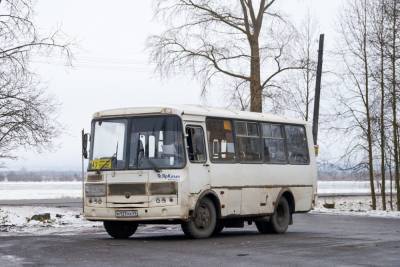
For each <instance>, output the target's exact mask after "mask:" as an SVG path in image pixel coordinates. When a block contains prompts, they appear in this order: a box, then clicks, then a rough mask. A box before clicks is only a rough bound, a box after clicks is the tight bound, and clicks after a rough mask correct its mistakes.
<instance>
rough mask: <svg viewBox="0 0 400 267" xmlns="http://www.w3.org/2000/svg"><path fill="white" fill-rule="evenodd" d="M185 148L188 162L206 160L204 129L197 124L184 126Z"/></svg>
mask: <svg viewBox="0 0 400 267" xmlns="http://www.w3.org/2000/svg"><path fill="white" fill-rule="evenodd" d="M186 134H187V138H186V140H187V145H188V147H187V149H188V156H189V160H190V162H194V163H204V162H206V159H207V158H206V145H205V141H204V131H203V129H202V128H201V127H199V126H188V127H186Z"/></svg>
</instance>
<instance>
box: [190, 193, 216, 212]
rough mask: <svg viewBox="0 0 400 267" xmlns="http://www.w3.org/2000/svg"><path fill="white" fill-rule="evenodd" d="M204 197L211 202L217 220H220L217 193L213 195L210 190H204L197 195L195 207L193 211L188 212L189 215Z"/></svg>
mask: <svg viewBox="0 0 400 267" xmlns="http://www.w3.org/2000/svg"><path fill="white" fill-rule="evenodd" d="M205 197H207V198H209V199H210V200H211V201H212V203H213V204H214V207H215V210H216V212H217V219H220V218H221V202H220V200H219V198H218V195H217V193H215V192H214V191H212V190H205V191H204V192H202V193H201V194H200V195H199V197H198V198H197V201H196V205H195V207H194V209H193V210H191V211H190V215H191V214H193V211H194V210H195V209H196V208H197V207H198V205H199V203H200V200H201V199H203V198H205Z"/></svg>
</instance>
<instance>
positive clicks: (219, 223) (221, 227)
mask: <svg viewBox="0 0 400 267" xmlns="http://www.w3.org/2000/svg"><path fill="white" fill-rule="evenodd" d="M222 230H224V223H223V222H222V220H218V221H217V225H216V226H215V229H214V232H213V235H218V234H220V233H221V232H222Z"/></svg>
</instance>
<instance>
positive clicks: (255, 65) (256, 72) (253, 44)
mask: <svg viewBox="0 0 400 267" xmlns="http://www.w3.org/2000/svg"><path fill="white" fill-rule="evenodd" d="M250 48H251V60H250V65H251V66H250V72H251V73H250V77H251V79H250V111H252V112H262V102H263V97H262V87H261V71H260V47H259V43H258V40H254V38H253V39H252V40H250Z"/></svg>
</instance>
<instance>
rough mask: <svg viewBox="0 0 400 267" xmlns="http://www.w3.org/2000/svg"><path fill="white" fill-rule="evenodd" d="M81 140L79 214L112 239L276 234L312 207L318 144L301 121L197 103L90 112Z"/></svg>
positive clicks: (308, 128)
mask: <svg viewBox="0 0 400 267" xmlns="http://www.w3.org/2000/svg"><path fill="white" fill-rule="evenodd" d="M84 136H85V137H86V138H84V140H85V141H83V148H82V150H83V153H84V154H85V156H86V157H87V158H88V159H89V161H88V162H89V163H88V169H87V174H86V176H85V178H84V190H83V207H84V216H85V218H86V219H87V220H89V221H102V222H103V224H104V228H105V230H106V231H107V233H108V234H109V235H110V236H111V237H113V238H118V239H124V238H129V237H130V236H132V235H133V234H134V233H135V231H136V229H137V227H138V224H156V223H160V224H181V228H182V230H183V232H184V234H185V235H187V236H188V237H191V238H207V237H210V236H212V235H215V234H218V233H220V232H221V231H222V230H223V229H224V228H230V227H244V225H245V223H247V224H253V223H254V224H255V225H256V228H257V229H258V231H259V232H260V233H262V234H265V233H277V234H282V233H285V232H286V231H287V229H288V226H289V225H290V224H292V223H293V217H292V216H293V214H294V213H303V212H308V211H310V210H311V209H312V208H313V206H314V204H315V198H316V180H317V171H316V163H315V152H314V144H313V139H312V134H311V125H309V124H308V123H307V122H305V121H302V120H296V119H289V118H285V117H280V116H276V115H272V114H264V113H253V112H245V111H230V110H227V109H218V108H210V107H203V106H194V105H182V106H161V107H137V108H123V109H112V110H105V111H100V112H96V113H95V114H94V116H93V120H92V125H91V133H90V135H89V134H84ZM88 140H89V141H90V145H89V152H88V151H87V149H86V147H87V146H88V144H87V142H88Z"/></svg>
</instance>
